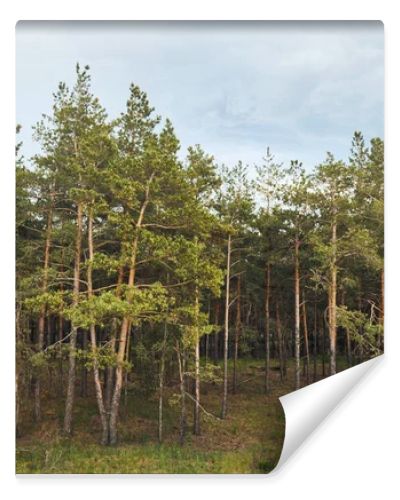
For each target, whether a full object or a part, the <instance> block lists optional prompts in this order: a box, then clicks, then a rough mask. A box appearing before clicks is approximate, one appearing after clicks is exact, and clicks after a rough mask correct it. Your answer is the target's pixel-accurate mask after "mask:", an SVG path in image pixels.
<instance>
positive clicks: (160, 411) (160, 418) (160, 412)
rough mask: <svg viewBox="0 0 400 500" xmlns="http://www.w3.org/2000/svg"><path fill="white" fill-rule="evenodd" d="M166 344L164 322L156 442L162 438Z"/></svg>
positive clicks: (160, 441)
mask: <svg viewBox="0 0 400 500" xmlns="http://www.w3.org/2000/svg"><path fill="white" fill-rule="evenodd" d="M166 345H167V323H166V322H165V323H164V339H163V345H162V350H161V359H160V374H159V383H158V390H159V392H158V442H159V443H162V439H163V397H164V373H165V349H166Z"/></svg>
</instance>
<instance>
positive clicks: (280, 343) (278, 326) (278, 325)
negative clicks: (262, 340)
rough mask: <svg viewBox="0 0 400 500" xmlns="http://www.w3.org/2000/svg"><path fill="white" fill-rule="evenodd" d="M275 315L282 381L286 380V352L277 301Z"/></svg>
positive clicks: (277, 302)
mask: <svg viewBox="0 0 400 500" xmlns="http://www.w3.org/2000/svg"><path fill="white" fill-rule="evenodd" d="M275 308H276V310H275V314H276V318H275V320H276V335H277V340H278V352H279V374H280V377H281V381H282V380H283V378H284V374H285V372H284V359H283V351H284V346H283V338H282V324H281V315H280V310H279V301H278V300H277V301H276V303H275Z"/></svg>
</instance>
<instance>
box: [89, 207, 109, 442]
mask: <svg viewBox="0 0 400 500" xmlns="http://www.w3.org/2000/svg"><path fill="white" fill-rule="evenodd" d="M88 248H89V261H88V266H87V286H88V297H89V299H91V298H92V297H93V259H94V248H93V215H92V213H91V212H90V213H89V219H88ZM89 332H90V347H91V352H92V356H93V377H94V387H95V393H96V401H97V406H98V409H99V414H100V421H101V428H102V436H101V444H107V442H108V434H109V432H108V419H107V414H106V409H105V406H104V399H103V389H102V386H101V380H100V370H99V361H98V352H97V336H96V326H95V324H94V323H92V324H91V325H90V328H89Z"/></svg>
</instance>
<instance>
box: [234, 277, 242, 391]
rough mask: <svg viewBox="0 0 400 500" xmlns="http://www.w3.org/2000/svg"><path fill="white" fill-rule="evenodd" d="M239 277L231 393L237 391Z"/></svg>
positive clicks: (238, 282) (239, 319)
mask: <svg viewBox="0 0 400 500" xmlns="http://www.w3.org/2000/svg"><path fill="white" fill-rule="evenodd" d="M240 288H241V286H240V276H238V278H237V290H236V325H235V345H234V354H233V384H232V392H233V394H235V393H236V389H237V361H238V354H239V337H240V330H241V315H240V309H241V296H240Z"/></svg>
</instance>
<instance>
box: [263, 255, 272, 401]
mask: <svg viewBox="0 0 400 500" xmlns="http://www.w3.org/2000/svg"><path fill="white" fill-rule="evenodd" d="M270 280H271V266H270V264H269V262H268V263H267V267H266V269H265V303H264V313H265V330H264V349H265V373H264V390H265V394H268V391H269V371H270V366H269V365H270V356H271V353H270V324H269V323H270V321H269V320H270V312H269V296H270V286H271V284H270Z"/></svg>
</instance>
